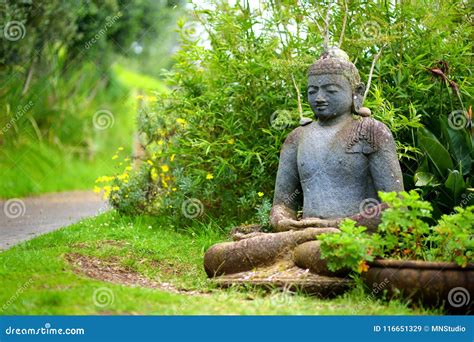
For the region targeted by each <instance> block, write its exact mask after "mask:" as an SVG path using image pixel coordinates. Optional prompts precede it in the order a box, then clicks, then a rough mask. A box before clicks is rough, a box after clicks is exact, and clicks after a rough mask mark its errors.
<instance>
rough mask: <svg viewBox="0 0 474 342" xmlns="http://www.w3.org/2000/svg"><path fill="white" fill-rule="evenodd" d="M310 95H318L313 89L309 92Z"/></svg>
mask: <svg viewBox="0 0 474 342" xmlns="http://www.w3.org/2000/svg"><path fill="white" fill-rule="evenodd" d="M308 94H309V95H314V94H316V91H315V90H312V89H311V90H308Z"/></svg>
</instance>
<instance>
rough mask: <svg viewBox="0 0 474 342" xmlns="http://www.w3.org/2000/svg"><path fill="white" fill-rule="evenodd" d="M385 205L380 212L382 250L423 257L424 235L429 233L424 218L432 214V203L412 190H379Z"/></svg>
mask: <svg viewBox="0 0 474 342" xmlns="http://www.w3.org/2000/svg"><path fill="white" fill-rule="evenodd" d="M379 196H380V199H381V200H382V202H383V203H386V204H388V208H387V209H386V210H385V211H384V212H383V213H382V222H381V223H380V225H379V227H378V230H379V232H380V235H381V237H382V240H383V245H382V252H383V253H384V254H386V255H393V256H404V257H407V258H412V259H424V258H425V253H426V246H425V244H424V243H423V239H424V237H425V236H426V235H427V234H429V233H430V228H429V225H428V223H427V222H426V219H429V218H431V212H432V210H433V209H432V207H431V204H430V203H429V202H426V201H422V200H421V199H420V195H419V194H418V193H417V192H416V191H415V190H411V191H410V192H405V191H404V192H400V193H398V194H397V193H396V192H388V193H382V192H380V193H379Z"/></svg>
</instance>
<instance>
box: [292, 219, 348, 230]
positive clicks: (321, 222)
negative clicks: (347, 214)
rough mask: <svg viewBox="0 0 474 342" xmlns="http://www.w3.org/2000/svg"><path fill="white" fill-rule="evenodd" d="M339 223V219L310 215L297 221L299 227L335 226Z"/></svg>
mask: <svg viewBox="0 0 474 342" xmlns="http://www.w3.org/2000/svg"><path fill="white" fill-rule="evenodd" d="M340 223H341V220H340V219H321V218H317V217H310V218H306V219H302V220H299V221H297V226H298V227H299V228H300V229H301V228H310V227H313V228H327V227H334V228H337V227H338V226H339V224H340Z"/></svg>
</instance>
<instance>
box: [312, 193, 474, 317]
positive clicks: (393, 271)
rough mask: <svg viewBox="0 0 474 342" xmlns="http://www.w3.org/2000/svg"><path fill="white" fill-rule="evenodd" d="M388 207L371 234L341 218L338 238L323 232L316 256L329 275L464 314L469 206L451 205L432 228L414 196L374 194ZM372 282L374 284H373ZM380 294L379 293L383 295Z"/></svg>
mask: <svg viewBox="0 0 474 342" xmlns="http://www.w3.org/2000/svg"><path fill="white" fill-rule="evenodd" d="M379 196H380V199H381V200H382V202H384V203H386V204H387V205H388V208H387V209H386V210H384V211H383V213H382V221H381V223H380V225H379V227H378V231H377V232H376V233H373V234H370V233H368V232H367V231H366V228H365V227H363V226H356V223H355V222H354V221H352V220H345V221H344V222H343V223H342V224H341V226H340V230H341V233H340V234H323V235H320V236H319V237H318V239H319V240H320V241H321V257H322V258H323V259H326V261H327V266H328V268H329V270H331V271H337V270H340V269H350V270H352V271H353V272H356V273H359V274H360V275H361V277H362V279H363V281H364V283H365V284H366V285H367V286H369V287H371V288H372V287H373V286H375V285H377V286H379V284H383V289H379V291H378V292H379V293H382V292H387V293H388V295H389V296H394V295H397V294H402V295H403V296H405V297H408V298H410V299H412V300H413V301H419V300H421V301H422V302H423V303H424V304H425V305H429V306H433V305H442V304H444V305H445V307H446V308H447V309H449V310H451V311H457V310H460V311H464V312H466V311H469V310H471V308H472V307H473V305H472V298H473V296H474V260H473V259H474V229H473V224H474V206H470V207H467V208H461V207H456V208H455V212H454V213H453V214H451V215H443V216H442V217H441V218H440V219H439V220H438V221H437V222H435V224H433V225H430V224H429V222H430V221H431V222H433V220H432V219H431V213H432V210H433V209H432V206H431V204H430V203H429V202H426V201H422V200H421V199H420V196H419V194H418V193H417V192H416V191H414V190H412V191H410V192H400V193H395V192H390V193H379ZM374 284H375V285H374ZM382 290H384V291H382Z"/></svg>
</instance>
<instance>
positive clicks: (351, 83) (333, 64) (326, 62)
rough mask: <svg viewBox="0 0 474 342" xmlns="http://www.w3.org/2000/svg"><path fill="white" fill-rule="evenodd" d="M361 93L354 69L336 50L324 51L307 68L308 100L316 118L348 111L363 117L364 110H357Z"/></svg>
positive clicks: (357, 76)
mask: <svg viewBox="0 0 474 342" xmlns="http://www.w3.org/2000/svg"><path fill="white" fill-rule="evenodd" d="M364 91H365V86H364V84H363V83H361V82H360V76H359V72H358V70H357V68H356V67H355V65H354V64H353V63H351V62H350V61H349V57H348V56H347V54H346V53H345V52H344V51H342V50H340V49H338V48H330V49H329V50H327V51H326V52H324V53H323V54H322V55H321V57H320V58H319V59H318V60H317V61H316V62H314V63H313V64H312V65H311V66H310V68H309V71H308V101H309V103H310V105H311V109H312V110H313V112H314V114H315V115H316V117H317V118H319V119H323V120H324V119H330V118H333V117H337V116H340V115H344V114H350V113H351V112H352V113H355V114H360V115H366V114H367V110H368V109H366V108H365V109H364V110H361V108H362V102H363V98H364Z"/></svg>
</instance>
